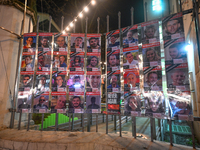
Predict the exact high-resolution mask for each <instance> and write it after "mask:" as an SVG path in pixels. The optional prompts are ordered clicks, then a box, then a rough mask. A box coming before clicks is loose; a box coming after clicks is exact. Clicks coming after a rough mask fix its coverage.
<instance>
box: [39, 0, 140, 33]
mask: <svg viewBox="0 0 200 150" xmlns="http://www.w3.org/2000/svg"><path fill="white" fill-rule="evenodd" d="M89 2H90V0H37V10H38V12H44V13H49V14H50V15H51V16H52V18H53V20H54V21H55V22H56V23H57V25H58V26H59V27H60V24H61V16H64V17H65V21H64V27H66V26H67V25H68V24H69V22H71V21H72V20H73V18H74V17H75V16H77V14H78V13H79V12H80V11H81V10H82V9H83V7H84V6H86V5H87V4H88V3H89ZM96 2H97V3H96V5H95V6H92V5H91V6H89V12H88V13H84V17H83V18H82V19H80V18H78V22H77V23H76V32H84V30H85V16H88V32H96V30H97V21H96V20H97V17H100V32H101V33H104V32H106V16H107V15H109V16H110V30H115V29H118V12H119V11H120V12H121V27H126V26H129V25H130V24H131V13H130V9H131V7H134V23H135V24H137V23H141V22H143V21H144V11H143V0H96Z"/></svg>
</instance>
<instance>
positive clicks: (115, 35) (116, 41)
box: [106, 30, 120, 53]
mask: <svg viewBox="0 0 200 150" xmlns="http://www.w3.org/2000/svg"><path fill="white" fill-rule="evenodd" d="M119 32H120V31H119V30H115V31H111V32H108V33H107V34H106V35H107V52H109V53H110V52H112V51H116V50H119V49H120V38H119Z"/></svg>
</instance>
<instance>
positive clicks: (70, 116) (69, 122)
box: [69, 113, 71, 131]
mask: <svg viewBox="0 0 200 150" xmlns="http://www.w3.org/2000/svg"><path fill="white" fill-rule="evenodd" d="M69 131H71V114H70V113H69Z"/></svg>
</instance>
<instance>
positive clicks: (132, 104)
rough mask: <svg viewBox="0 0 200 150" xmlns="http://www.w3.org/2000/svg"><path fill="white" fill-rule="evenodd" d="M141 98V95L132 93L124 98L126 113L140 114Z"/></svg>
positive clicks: (127, 114)
mask: <svg viewBox="0 0 200 150" xmlns="http://www.w3.org/2000/svg"><path fill="white" fill-rule="evenodd" d="M140 112H141V99H140V96H139V95H136V94H132V95H130V96H128V97H127V98H126V99H124V115H126V116H129V115H132V116H140Z"/></svg>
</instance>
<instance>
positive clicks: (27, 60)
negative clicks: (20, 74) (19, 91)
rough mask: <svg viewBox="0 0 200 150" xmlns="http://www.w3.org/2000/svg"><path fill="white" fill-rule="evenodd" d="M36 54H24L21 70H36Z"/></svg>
mask: <svg viewBox="0 0 200 150" xmlns="http://www.w3.org/2000/svg"><path fill="white" fill-rule="evenodd" d="M34 62H35V55H23V56H22V64H21V71H34Z"/></svg>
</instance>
